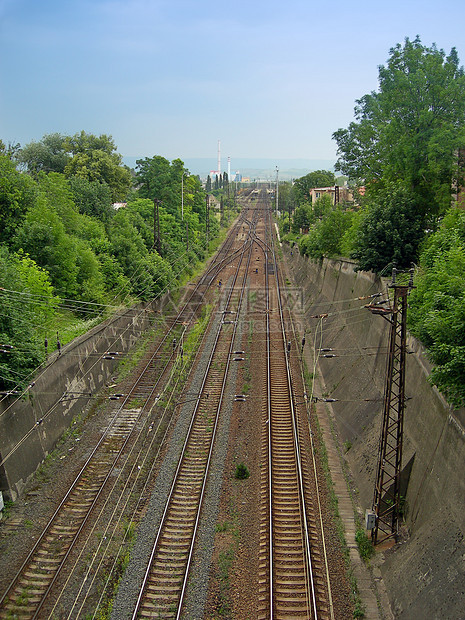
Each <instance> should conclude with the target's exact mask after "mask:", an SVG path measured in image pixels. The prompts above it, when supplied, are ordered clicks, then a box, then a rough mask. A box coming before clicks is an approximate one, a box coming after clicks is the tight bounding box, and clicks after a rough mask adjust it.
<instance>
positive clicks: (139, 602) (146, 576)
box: [132, 235, 252, 619]
mask: <svg viewBox="0 0 465 620" xmlns="http://www.w3.org/2000/svg"><path fill="white" fill-rule="evenodd" d="M249 236H250V235H249ZM251 247H252V241H251V240H249V242H248V243H247V244H243V247H242V249H241V252H242V256H243V255H244V254H245V251H246V250H247V249H248V248H249V249H250V248H251ZM249 262H250V261H249ZM241 263H242V259H241V261H240V264H239V265H238V266H237V268H236V273H235V276H234V283H235V281H236V280H237V277H238V274H239V271H240V267H241ZM246 277H247V274H246V275H245V277H244V282H245V278H246ZM243 285H244V284H243ZM233 290H234V284H233V286H231V287H230V289H229V293H228V299H227V302H226V308H228V306H229V303H230V300H231V297H232V294H233ZM235 332H236V325H235V326H234V329H233V336H234V335H235ZM221 333H222V325H221V323H220V325H219V326H218V329H217V332H216V335H215V340H214V343H213V346H212V351H211V353H210V356H209V360H208V362H207V366H206V370H205V372H204V376H203V379H202V383H201V387H200V390H199V394H200V395H201V394H202V393H203V391H204V389H205V385H206V382H207V378H208V376H209V371H210V368H211V366H212V362H213V358H214V356H215V351H216V349H217V345H218V341H219V339H220V335H221ZM233 343H234V337H232V338H231V343H230V347H231V346H232V345H233ZM230 350H231V348H230ZM229 359H230V356H228V365H227V367H229ZM226 377H227V373H226V372H225V373H224V375H223V383H222V390H221V393H220V398H219V404H218V406H217V415H216V420H215V426H214V429H213V432H212V438H211V442H210V449H209V454H208V459H207V466H206V467H205V472H204V476H203V482H202V487H201V499H203V493H204V490H205V483H206V478H207V473H208V466H209V464H210V459H211V453H212V450H213V445H214V435H215V433H216V429H217V424H218V412H219V409H220V407H221V401H222V396H223V394H224V386H225V381H226ZM199 408H200V398H198V399H197V401H196V404H195V407H194V411H193V414H192V417H191V422H190V425H189V429H188V433H187V436H186V439H185V442H184V445H183V448H182V452H181V456H180V458H179V461H178V465H177V468H176V472H175V475H174V478H173V482H172V485H171V488H170V491H169V494H168V497H167V501H166V503H165V508H164V511H163V515H162V518H161V522H160V525H159V528H158V532H157V535H156V538H155V541H154V543H153V546H152V551H151V554H150V558H149V561H148V564H147V568H146V571H145V574H144V578H143V582H142V585H141V588H140V591H139V595H138V599H137V601H136V605H135V609H134V612H133V616H132V618H133V619H135V618H136V617H137V614H138V613H139V610H140V608H141V605H142V601H143V597H144V594H145V590H146V587H147V584H148V580H149V577H150V571H151V566H152V564H153V562H154V558H155V555H156V552H157V549H158V545H159V541H160V538H161V535H162V531H163V525H164V523H165V521H166V519H167V515H168V511H169V508H170V504H171V500H172V498H173V496H174V492H175V488H176V484H177V480H178V477H179V474H180V471H181V468H182V465H183V459H184V454H185V452H186V450H187V446H188V443H189V439H190V436H191V433H192V429H193V425H194V422H195V418H196V415H197V412H198V410H199ZM201 499H200V500H199V503H198V508H197V515H196V519H195V530H196V528H197V526H198V520H199V515H200V508H201ZM194 541H195V532H194V534H193V535H192V538H191V544H190V547H189V554H188V565H187V566H186V568H185V569H184V578H183V583H182V586H181V593H182V599H181V598H180V599H179V602H178V605H177V609H178V617H179V614H180V613H181V607H182V600H183V598H184V593H185V588H186V583H187V575H188V568H189V565H190V562H191V559H192V550H193V544H194Z"/></svg>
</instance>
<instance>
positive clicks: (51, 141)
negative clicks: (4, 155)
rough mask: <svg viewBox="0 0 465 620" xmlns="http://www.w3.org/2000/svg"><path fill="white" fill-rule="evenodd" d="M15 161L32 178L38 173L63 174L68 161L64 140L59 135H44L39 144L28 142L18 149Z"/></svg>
mask: <svg viewBox="0 0 465 620" xmlns="http://www.w3.org/2000/svg"><path fill="white" fill-rule="evenodd" d="M16 159H17V161H18V162H19V163H20V164H22V166H24V167H25V168H26V170H27V171H28V172H29V173H30V174H32V175H33V176H37V175H38V174H39V173H40V172H45V173H48V172H64V171H65V167H66V164H67V163H68V161H69V159H70V156H69V153H68V152H67V147H66V138H65V137H64V136H62V135H61V134H60V133H51V134H46V135H45V136H44V137H43V138H42V140H40V141H39V142H34V141H33V142H30V143H29V144H27V145H26V146H25V147H23V148H22V149H20V151H19V152H18V154H17V157H16Z"/></svg>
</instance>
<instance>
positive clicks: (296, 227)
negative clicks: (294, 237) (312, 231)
mask: <svg viewBox="0 0 465 620" xmlns="http://www.w3.org/2000/svg"><path fill="white" fill-rule="evenodd" d="M311 221H312V207H311V205H310V204H309V203H304V204H302V205H301V206H300V207H297V209H296V210H295V211H294V215H293V216H292V224H291V231H292V232H293V233H296V234H297V233H299V232H300V230H301V229H303V228H308V227H309V226H310V222H311Z"/></svg>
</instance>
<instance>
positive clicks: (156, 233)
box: [153, 198, 161, 254]
mask: <svg viewBox="0 0 465 620" xmlns="http://www.w3.org/2000/svg"><path fill="white" fill-rule="evenodd" d="M160 203H161V200H158V199H157V198H155V200H154V201H153V208H154V214H153V215H154V217H153V247H154V248H155V249H156V250H157V252H158V253H159V254H161V239H160Z"/></svg>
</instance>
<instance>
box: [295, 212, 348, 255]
mask: <svg viewBox="0 0 465 620" xmlns="http://www.w3.org/2000/svg"><path fill="white" fill-rule="evenodd" d="M352 215H353V214H352V212H351V211H345V210H344V209H342V207H340V206H336V207H335V208H332V209H330V210H329V212H327V213H326V215H324V216H322V217H321V219H319V220H318V221H317V222H316V223H315V224H314V225H313V226H312V227H311V228H310V231H309V233H308V235H305V236H304V237H302V238H301V239H300V240H299V251H300V253H301V254H304V255H307V256H311V257H312V258H317V259H320V258H323V256H327V257H334V256H339V255H341V254H342V239H343V238H344V234H345V232H346V231H347V230H348V229H349V228H350V225H351V221H352Z"/></svg>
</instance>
